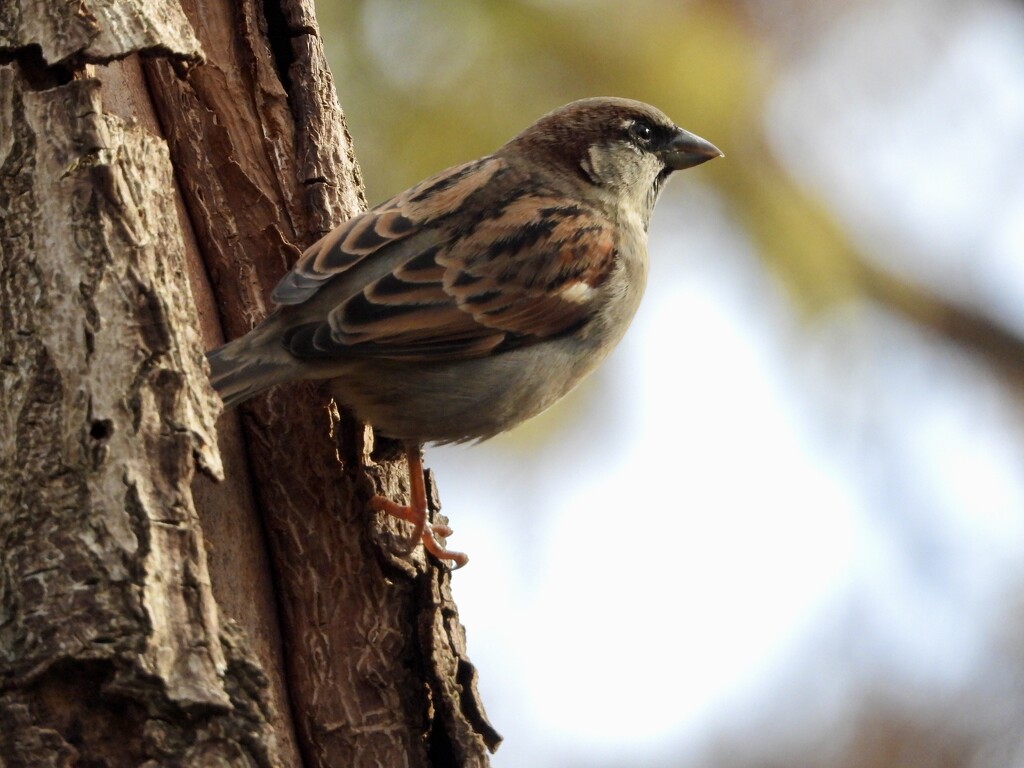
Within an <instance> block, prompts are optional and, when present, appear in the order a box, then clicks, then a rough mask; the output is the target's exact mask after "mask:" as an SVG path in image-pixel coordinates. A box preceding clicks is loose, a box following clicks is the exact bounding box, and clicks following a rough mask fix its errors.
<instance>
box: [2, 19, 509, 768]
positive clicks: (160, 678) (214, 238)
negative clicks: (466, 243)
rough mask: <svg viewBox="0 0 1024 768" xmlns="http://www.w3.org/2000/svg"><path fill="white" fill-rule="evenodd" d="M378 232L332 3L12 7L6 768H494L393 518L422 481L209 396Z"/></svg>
mask: <svg viewBox="0 0 1024 768" xmlns="http://www.w3.org/2000/svg"><path fill="white" fill-rule="evenodd" d="M154 6H156V7H154ZM362 207H363V199H362V190H361V185H360V181H359V171H358V166H357V164H356V162H355V159H354V154H353V151H352V147H351V142H350V140H349V137H348V134H347V132H346V130H345V127H344V119H343V116H342V114H341V110H340V108H339V106H338V104H337V100H336V97H335V94H334V86H333V81H332V79H331V76H330V73H329V71H328V69H327V66H326V62H325V59H324V56H323V51H322V45H321V41H320V38H319V33H318V30H317V25H316V22H315V19H314V17H313V15H312V10H311V8H310V6H309V5H308V4H305V3H301V2H282V3H281V4H279V5H278V4H274V3H267V4H265V5H260V4H256V3H252V2H244V1H243V2H238V3H237V4H236V3H232V2H229V0H220V1H219V2H218V1H217V0H214V1H213V2H204V3H203V4H201V5H200V4H195V5H192V4H189V3H182V5H181V6H179V5H177V4H175V3H173V2H170V3H164V4H149V3H147V2H145V1H144V0H137V2H118V3H113V2H108V3H90V4H89V5H88V6H82V5H70V6H69V5H67V4H66V3H62V2H56V0H20V2H14V3H4V4H3V5H2V6H0V211H2V219H0V248H2V252H0V318H2V326H0V393H2V405H3V409H2V414H3V416H2V417H3V419H4V425H3V426H4V429H3V430H2V432H0V755H2V756H3V758H4V760H5V761H6V763H5V765H12V766H17V765H26V766H28V765H31V766H36V765H63V764H71V763H75V762H76V761H78V762H79V763H81V764H86V763H88V764H109V765H136V764H143V763H145V764H150V765H208V764H209V765H213V764H217V765H246V766H250V765H305V766H328V765H333V766H340V765H388V766H390V765H409V766H427V765H435V766H439V765H460V766H461V765H486V764H487V752H488V749H494V748H495V747H496V746H497V744H498V742H499V741H500V737H498V736H497V734H496V733H495V732H494V731H493V729H492V728H491V727H490V725H489V724H488V722H487V720H486V717H485V715H484V713H483V708H482V705H481V704H480V701H479V698H478V696H477V694H476V686H475V671H474V670H473V668H472V665H471V664H470V663H469V661H468V659H467V658H466V654H465V637H464V632H463V629H462V626H461V625H460V624H459V621H458V615H457V611H456V608H455V605H454V602H453V601H452V599H451V594H450V591H449V578H450V576H449V574H448V572H447V571H446V570H444V569H443V568H441V567H438V566H437V565H436V564H435V563H433V562H429V561H427V560H426V559H425V558H424V557H423V555H422V553H421V552H418V553H416V554H415V555H414V556H411V557H403V556H399V555H396V554H395V553H394V552H395V549H396V547H395V542H396V541H400V540H401V537H402V536H403V535H407V532H405V531H402V530H401V529H400V528H399V527H397V526H396V524H394V523H392V522H390V521H386V520H381V519H378V518H377V517H376V516H375V515H374V514H373V513H372V512H370V511H369V510H368V508H367V505H366V501H367V499H368V498H369V496H370V495H372V494H373V493H374V492H382V493H385V494H387V495H389V496H391V497H392V498H401V497H402V495H403V494H404V493H406V490H407V489H406V488H405V486H406V481H405V476H404V473H405V465H404V463H402V462H400V461H398V460H397V459H396V458H395V455H396V454H395V453H394V452H393V451H392V450H390V446H388V445H386V444H384V443H382V442H381V441H376V446H377V450H374V445H375V442H374V440H373V435H372V433H371V432H370V431H369V430H368V429H366V428H364V427H362V426H361V425H358V424H355V423H354V422H352V421H351V420H350V419H347V418H340V417H339V416H338V414H337V413H336V412H335V411H333V409H332V407H331V404H330V401H329V399H328V398H327V397H326V396H325V395H324V394H323V393H322V392H320V391H319V390H318V389H317V388H316V387H314V386H312V385H296V386H292V387H284V388H281V389H280V390H279V391H277V392H273V393H271V394H269V395H267V396H265V397H263V398H259V399H257V400H256V401H254V402H253V403H252V404H250V405H247V406H244V407H243V409H241V413H234V412H233V413H228V414H225V415H224V416H222V417H221V418H220V420H219V421H216V422H215V420H216V419H217V409H218V408H219V401H218V400H217V398H216V396H215V395H214V394H213V393H212V392H211V390H210V388H209V386H208V384H207V382H206V374H205V369H204V363H203V354H202V353H203V350H204V349H205V348H209V347H212V346H215V345H216V344H218V343H220V342H221V341H222V339H223V337H224V336H225V335H226V336H227V337H234V336H237V335H241V334H242V333H244V332H245V331H247V330H248V329H249V328H250V327H251V326H252V325H253V324H254V323H255V322H256V321H258V320H259V319H260V318H262V317H263V315H264V314H265V313H266V312H267V310H268V304H267V302H268V299H267V297H268V295H269V292H270V289H271V288H272V287H273V285H274V283H275V282H276V281H277V279H278V278H279V277H280V276H281V275H282V274H283V273H284V271H285V270H286V268H287V266H288V264H289V263H290V262H291V261H292V260H293V259H294V257H295V256H296V255H297V254H298V253H299V252H300V250H301V248H302V247H304V246H305V245H308V244H309V243H311V242H312V241H313V240H315V239H316V238H317V237H319V236H320V235H322V234H324V233H325V232H326V231H328V230H329V229H330V228H331V227H333V226H335V225H336V224H338V223H339V222H340V221H342V220H343V219H344V218H345V217H346V216H349V215H352V214H353V213H355V212H357V211H358V210H360V209H361V208H362ZM222 329H223V331H222ZM215 423H216V428H215ZM218 440H219V445H218ZM222 465H223V466H222ZM197 467H198V468H199V469H200V470H201V472H200V473H199V474H196V473H195V469H196V468H197ZM222 477H224V478H226V479H225V480H224V482H216V481H217V480H220V479H221V478H222ZM434 507H435V510H436V508H437V504H436V494H435V497H434ZM147 761H148V763H147Z"/></svg>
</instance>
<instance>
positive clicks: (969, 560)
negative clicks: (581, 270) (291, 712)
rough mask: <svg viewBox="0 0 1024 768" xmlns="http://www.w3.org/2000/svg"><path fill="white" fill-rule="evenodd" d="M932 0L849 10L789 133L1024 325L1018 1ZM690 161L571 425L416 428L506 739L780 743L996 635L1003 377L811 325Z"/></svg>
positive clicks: (843, 201) (872, 318)
mask: <svg viewBox="0 0 1024 768" xmlns="http://www.w3.org/2000/svg"><path fill="white" fill-rule="evenodd" d="M938 4H939V3H938V2H937V0H933V1H932V2H925V1H924V0H902V2H900V3H893V4H890V5H889V6H886V7H889V8H890V9H891V10H889V11H887V12H884V13H883V12H880V11H879V9H877V8H875V9H872V12H871V14H870V15H868V14H865V15H862V16H853V17H850V18H849V19H847V20H845V21H843V22H840V23H837V28H836V31H835V33H834V36H831V37H830V36H826V37H825V38H823V39H822V42H821V49H820V50H819V51H818V52H816V53H815V54H814V55H812V56H811V57H810V58H809V60H808V61H806V62H802V63H801V64H802V66H803V67H804V68H801V67H797V68H796V69H795V70H794V72H793V74H792V76H791V77H790V78H789V79H788V80H786V81H785V82H783V83H782V84H781V86H780V88H779V90H778V92H777V94H776V95H775V97H774V99H775V100H774V101H773V102H772V107H771V108H770V109H769V116H770V120H771V123H770V132H771V133H774V134H775V135H778V136H786V137H787V140H786V141H779V142H778V144H779V146H780V150H782V149H783V148H784V147H792V146H794V145H795V144H797V143H800V144H801V146H803V147H804V148H805V151H803V152H802V153H801V154H800V156H799V157H798V156H797V155H795V154H794V156H793V157H791V158H786V162H792V163H793V164H794V169H795V171H796V172H797V173H798V175H800V176H801V178H803V179H804V183H807V184H808V185H810V186H813V187H814V189H815V191H816V192H818V193H820V194H822V195H824V196H825V197H826V198H827V199H829V200H831V201H832V203H833V205H834V206H835V207H836V209H837V210H839V211H840V215H841V216H842V217H843V218H844V220H845V221H846V222H847V224H848V225H849V226H850V227H851V228H853V229H854V230H856V231H858V232H861V233H863V239H864V242H863V243H862V245H863V247H865V248H867V249H869V250H871V251H873V252H874V253H876V256H877V258H879V259H885V258H890V259H891V258H893V254H897V255H899V256H903V257H904V258H903V259H902V260H901V261H899V262H898V263H895V264H889V263H887V266H891V267H892V268H895V269H899V270H902V271H904V272H905V273H906V274H908V275H910V276H912V277H914V278H915V279H922V280H927V281H929V282H931V283H933V284H934V285H935V286H936V287H937V289H939V290H944V291H947V292H948V293H949V294H950V295H961V296H963V297H964V300H971V301H975V302H978V304H979V305H983V306H985V307H996V308H997V309H998V311H999V312H1001V313H1002V315H1003V317H1004V318H1005V319H1006V321H1007V322H1012V323H1019V324H1018V325H1017V327H1018V329H1020V328H1024V313H1022V310H1021V309H1020V308H1021V307H1024V296H1022V293H1024V287H1022V286H1024V257H1022V255H1024V224H1022V222H1024V144H1022V143H1021V137H1022V136H1024V80H1022V78H1024V75H1022V73H1024V66H1022V65H1024V17H1022V15H1021V14H1020V6H1019V5H1017V6H1010V5H1004V4H1002V3H988V2H979V3H973V4H968V5H969V8H968V9H963V10H961V11H958V13H959V14H960V17H959V18H956V19H952V20H951V19H950V18H948V14H947V15H945V16H940V15H936V14H935V10H934V7H935V6H936V5H938ZM941 5H942V8H943V9H946V10H947V11H948V10H949V8H950V6H949V5H948V4H941ZM1011 8H1014V11H1013V12H1012V13H1011V12H1010V10H1009V9H1011ZM993 9H995V10H993ZM897 40H900V41H903V42H902V43H901V44H902V45H903V48H902V49H900V50H899V51H896V52H894V53H893V54H892V55H893V56H894V57H897V58H896V59H894V60H891V61H889V60H886V59H885V52H886V51H889V50H891V49H890V48H889V46H890V45H895V42H894V41H897ZM865 54H866V55H867V56H868V57H869V58H872V61H873V62H874V63H873V66H871V67H865V66H864V58H865ZM906 57H910V58H909V60H910V61H911V65H909V66H903V67H902V68H901V67H899V66H897V64H900V63H901V62H903V60H904V59H905V58H906ZM889 72H893V73H894V75H893V77H891V78H889V79H887V80H885V82H884V85H883V86H878V83H879V80H878V78H879V77H881V75H882V74H886V73H889ZM837 84H838V85H837ZM840 86H841V88H840ZM837 89H838V90H837ZM839 92H841V93H842V94H843V98H839V97H838V95H837V94H838V93H839ZM812 118H813V119H812ZM801 132H802V133H801ZM794 136H796V137H797V138H798V139H799V140H800V141H799V142H794V141H793V137H794ZM725 162H728V159H727V160H726V161H725ZM707 169H708V170H707V172H708V173H710V172H713V166H708V167H707ZM701 172H702V171H695V172H691V173H690V174H687V175H686V176H684V177H683V178H680V179H678V180H676V181H674V182H673V185H672V186H671V187H670V189H669V191H668V193H667V194H666V196H665V197H664V199H663V200H662V201H661V203H660V205H659V212H658V215H657V217H656V219H655V224H654V227H653V229H652V248H651V250H652V262H653V264H652V281H651V283H652V284H651V286H650V289H649V293H648V296H647V298H646V299H645V304H644V306H643V307H642V308H641V314H640V316H639V317H638V319H637V321H636V323H635V324H634V327H633V328H632V329H631V330H630V333H629V335H628V337H627V339H626V341H625V342H624V343H623V345H622V347H621V348H620V349H619V350H618V351H617V352H616V353H615V355H614V356H613V359H612V360H611V361H610V363H609V365H607V366H606V367H605V369H603V370H602V371H601V372H600V373H599V375H598V376H597V377H596V379H595V381H593V382H590V383H588V384H587V385H586V386H585V387H584V388H583V390H582V391H581V392H580V393H578V395H577V396H576V397H575V398H573V399H572V400H570V401H569V402H566V403H563V404H560V405H559V406H557V407H556V408H555V409H554V410H553V412H551V413H549V414H547V415H545V417H542V418H547V419H557V420H558V425H559V426H558V430H557V431H550V432H547V434H542V433H544V430H541V429H538V428H536V427H530V426H527V427H524V428H523V430H525V431H521V432H520V433H518V434H516V435H513V436H512V437H511V438H507V437H503V438H498V439H496V440H494V441H491V442H489V443H486V444H484V445H482V446H475V447H457V448H444V449H437V448H432V449H428V450H427V454H426V455H427V464H428V466H431V467H433V469H434V470H435V471H436V472H437V474H438V477H439V483H440V487H441V488H442V492H443V502H444V508H445V511H446V513H447V514H448V515H449V517H450V518H451V520H452V524H453V527H454V528H455V529H456V535H455V538H454V539H453V540H452V542H451V544H452V546H454V547H456V548H459V549H465V550H467V551H468V552H469V553H470V554H471V556H472V561H471V564H470V566H469V567H468V568H467V569H466V570H465V571H463V572H460V573H458V574H456V576H455V590H456V597H457V599H458V601H459V605H460V610H461V614H462V617H463V620H464V621H465V623H466V624H467V626H468V632H469V638H468V639H469V651H470V655H471V657H472V659H473V660H474V662H475V663H476V664H477V666H478V667H479V668H480V673H481V688H482V692H483V698H484V701H485V702H486V703H487V704H488V707H489V714H490V715H491V717H492V719H493V721H494V722H495V724H496V726H497V727H498V728H499V730H500V731H502V732H503V733H504V735H505V736H506V737H507V739H508V743H506V745H504V746H503V747H502V749H501V750H499V752H498V754H497V756H496V757H495V759H494V765H495V766H497V767H498V768H501V766H509V767H512V766H524V765H529V766H537V767H538V768H544V766H552V767H554V766H564V765H567V764H570V763H572V762H573V761H575V764H577V765H588V766H589V765H615V766H630V765H650V764H653V763H654V761H655V760H656V759H657V758H658V757H659V755H664V754H666V753H667V751H668V750H670V749H671V751H672V754H675V755H677V756H679V755H681V754H685V752H682V751H681V750H682V749H684V748H687V747H688V748H690V749H692V750H694V751H693V752H691V753H690V754H697V753H699V750H700V748H701V747H702V746H704V745H706V744H707V740H708V739H710V738H713V737H724V738H727V739H728V738H732V739H735V740H742V739H745V738H747V736H746V735H745V732H744V730H743V729H744V727H749V726H750V725H751V724H752V723H754V722H757V723H759V726H758V727H759V728H762V729H763V728H765V727H767V729H768V732H769V733H771V732H773V731H774V732H776V733H777V734H780V735H779V738H780V740H782V741H785V739H786V738H787V736H786V734H787V733H788V731H787V728H790V727H791V725H792V722H794V720H795V719H799V720H800V721H802V722H804V723H807V722H814V721H815V720H817V721H820V722H821V723H822V727H828V726H829V725H830V724H834V723H835V722H837V721H838V719H839V718H841V717H842V716H843V715H844V714H848V713H846V711H845V710H844V706H846V704H844V702H847V703H849V702H851V701H854V700H855V699H856V692H857V691H858V690H862V689H864V688H867V687H872V688H881V689H883V690H884V691H886V695H887V696H889V697H890V698H891V699H892V700H896V701H898V700H902V699H914V698H915V697H916V698H921V699H923V698H927V699H928V700H929V701H930V702H931V703H932V704H937V706H942V705H943V702H947V701H950V702H952V701H954V700H955V699H956V697H957V696H961V695H965V694H966V693H970V690H971V685H972V684H973V681H976V680H977V679H978V678H979V677H981V676H983V674H985V673H987V672H990V671H991V669H992V665H998V664H1000V663H1008V662H1006V658H1005V657H1004V655H1001V654H1007V653H1008V652H1009V650H1010V649H1009V648H1006V647H1003V646H1002V645H1001V643H1002V640H1001V637H1002V636H1001V633H1003V632H1005V631H1007V630H1006V621H1007V617H1006V616H1005V615H1003V611H1005V609H1006V603H1005V599H1006V596H1007V593H1008V592H1009V591H1011V590H1013V589H1014V588H1017V587H1019V585H1020V583H1021V577H1022V575H1024V574H1022V568H1021V563H1022V562H1024V477H1022V472H1021V469H1020V468H1021V467H1022V466H1024V448H1022V445H1021V442H1020V437H1019V436H1020V434H1021V427H1022V424H1021V417H1020V415H1019V414H1018V413H1017V412H1016V410H1015V409H1014V407H1013V403H1012V402H1011V401H1010V399H1009V397H1008V394H1007V393H1006V392H1005V391H1004V390H1003V389H1002V388H1001V387H1000V386H999V384H998V383H997V382H996V381H995V380H994V379H993V378H992V377H991V375H990V374H989V372H987V371H985V370H984V369H983V368H982V367H980V364H979V363H978V362H977V361H973V360H970V359H968V358H966V357H963V356H961V355H959V354H958V353H954V352H951V351H950V350H949V349H948V348H947V347H945V346H943V345H942V344H940V343H939V342H937V341H936V340H933V339H928V338H926V337H924V336H922V335H921V334H920V333H919V332H917V331H916V330H914V329H912V328H909V327H907V326H905V325H904V324H903V323H902V322H901V321H900V320H898V319H897V318H894V317H891V316H887V315H885V314H884V313H881V312H879V311H878V310H876V309H874V308H872V307H866V306H862V307H849V308H847V309H846V310H844V311H842V312H839V313H837V314H836V315H835V316H833V317H831V318H828V319H826V320H825V321H824V322H822V323H821V324H820V325H819V326H817V327H815V328H811V329H808V328H802V327H800V326H799V325H798V324H797V323H796V321H795V319H794V318H792V317H790V316H789V314H788V309H787V304H786V302H785V300H784V298H783V297H782V296H780V295H778V293H777V290H778V289H777V288H776V287H775V286H774V285H773V283H772V279H771V277H770V276H769V275H768V274H766V273H764V272H763V271H762V268H761V266H760V265H759V263H758V261H757V259H756V257H755V256H754V255H753V254H752V253H751V252H750V251H749V248H748V246H747V244H746V243H745V241H744V240H743V238H742V235H740V234H738V233H737V232H736V225H735V223H734V222H732V221H731V220H730V217H729V212H728V211H727V210H725V209H724V207H723V205H722V204H721V203H720V201H718V200H716V199H714V198H713V197H711V196H709V195H708V193H706V192H703V191H701V189H700V187H699V179H700V173H701ZM553 434H556V435H557V438H553V437H552V435H553ZM566 470H567V472H566ZM666 481H668V482H669V483H670V484H669V485H665V484H664V483H665V482H666ZM795 659H797V660H798V661H797V662H795V661H794V660H795ZM823 669H824V670H827V671H828V674H827V675H823V674H821V670H823ZM766 697H770V698H771V700H772V701H773V703H774V704H778V705H779V706H777V707H774V706H773V707H771V708H766V707H765V701H766V700H767V698H766ZM982 709H983V708H982ZM983 716H984V712H983V711H981V710H979V713H978V717H983ZM761 735H762V736H763V735H764V731H763V730H762V731H761ZM666 760H667V761H666V762H665V764H666V765H668V764H672V765H676V764H680V762H681V761H682V758H681V757H677V758H675V759H673V760H668V759H667V758H666Z"/></svg>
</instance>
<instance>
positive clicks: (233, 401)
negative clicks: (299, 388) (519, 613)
mask: <svg viewBox="0 0 1024 768" xmlns="http://www.w3.org/2000/svg"><path fill="white" fill-rule="evenodd" d="M267 336H269V334H261V333H259V329H257V330H256V331H254V332H253V333H249V334H247V335H245V336H242V337H241V338H239V339H235V340H234V341H231V342H228V343H227V344H225V345H224V346H223V347H218V348H217V349H214V350H212V351H210V352H207V353H206V359H207V360H208V361H209V363H210V383H211V384H212V385H213V388H214V389H215V390H217V394H218V395H220V398H221V400H223V401H224V407H225V408H232V407H234V406H236V405H238V404H239V403H241V402H244V401H245V400H248V399H249V398H250V397H252V396H253V395H257V394H259V393H260V392H262V391H263V390H265V389H270V387H273V386H274V385H275V384H282V383H284V382H286V381H288V380H290V379H293V378H296V375H297V374H296V367H297V366H295V365H294V363H295V361H294V360H292V359H291V356H290V355H289V354H288V352H287V351H286V350H285V349H284V348H283V347H281V346H280V345H279V344H276V343H266V342H265V339H266V337H267Z"/></svg>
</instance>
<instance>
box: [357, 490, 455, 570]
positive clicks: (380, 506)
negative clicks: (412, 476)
mask: <svg viewBox="0 0 1024 768" xmlns="http://www.w3.org/2000/svg"><path fill="white" fill-rule="evenodd" d="M370 506H371V507H373V509H374V511H376V512H384V513H386V514H389V515H391V516H392V517H396V518H398V519H399V520H404V521H406V522H407V523H412V524H413V526H414V529H413V535H412V536H410V537H409V545H408V547H407V548H406V549H405V551H404V552H403V554H406V555H407V554H409V553H410V552H412V551H413V550H414V549H415V548H416V545H417V544H418V543H420V542H423V548H424V549H426V550H427V552H429V553H430V554H432V555H433V556H434V557H436V558H438V559H439V560H451V561H452V562H453V563H454V564H455V565H454V567H453V568H452V570H458V569H459V568H461V567H462V566H464V565H465V564H466V563H468V562H469V557H468V556H467V555H466V554H465V553H464V552H456V551H454V550H451V549H447V548H445V546H444V545H443V544H441V542H440V541H438V540H437V539H438V537H441V538H447V537H448V536H451V535H452V529H451V528H450V527H448V526H447V525H445V524H443V523H427V509H426V504H424V505H423V507H418V506H414V505H412V504H409V505H406V504H396V503H395V502H393V501H391V499H386V498H384V497H383V496H374V497H373V498H372V499H370Z"/></svg>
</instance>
